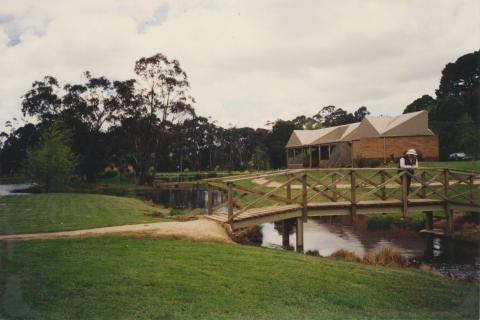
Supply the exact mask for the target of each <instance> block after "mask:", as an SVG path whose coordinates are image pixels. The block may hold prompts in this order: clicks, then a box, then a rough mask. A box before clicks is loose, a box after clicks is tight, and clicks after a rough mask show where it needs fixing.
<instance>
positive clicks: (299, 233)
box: [295, 217, 303, 252]
mask: <svg viewBox="0 0 480 320" xmlns="http://www.w3.org/2000/svg"><path fill="white" fill-rule="evenodd" d="M295 234H296V243H295V249H296V251H297V252H303V218H302V217H300V218H297V226H296V232H295Z"/></svg>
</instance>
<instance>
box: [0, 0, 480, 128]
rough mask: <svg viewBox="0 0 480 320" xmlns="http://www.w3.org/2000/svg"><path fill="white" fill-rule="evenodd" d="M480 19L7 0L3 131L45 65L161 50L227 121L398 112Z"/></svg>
mask: <svg viewBox="0 0 480 320" xmlns="http://www.w3.org/2000/svg"><path fill="white" fill-rule="evenodd" d="M479 19H480V1H478V0H471V1H470V0H465V1H463V0H450V1H440V0H431V1H426V0H424V1H413V0H378V1H373V0H372V1H368V0H358V1H353V0H352V1H348V0H346V1H326V0H325V1H321V0H314V1H297V0H289V1H280V0H275V1H274V0H272V1H266V0H252V1H245V0H238V1H223V0H222V1H214V0H206V1H201V0H198V1H197V0H192V1H187V0H185V1H183V0H175V1H160V0H158V1H156V0H82V1H74V0H72V1H69V0H58V1H55V0H51V1H50V0H41V1H40V0H1V1H0V131H1V130H2V129H3V124H4V122H5V121H7V120H11V119H12V118H13V117H19V118H20V117H21V112H20V101H21V99H20V97H21V95H22V94H24V93H25V92H26V91H27V90H28V89H29V88H30V86H31V84H32V82H33V81H35V80H39V79H41V78H42V77H43V76H44V75H52V76H54V77H56V78H57V79H59V80H60V81H61V82H63V83H65V82H74V81H80V80H81V77H82V73H83V71H85V70H90V71H92V73H93V75H94V76H100V75H105V76H107V77H110V78H112V79H127V78H130V77H132V76H133V65H134V62H135V61H136V60H137V59H138V58H140V57H142V56H149V55H153V54H155V53H157V52H161V53H163V54H165V55H167V56H168V57H169V58H176V59H178V60H179V61H180V63H181V65H182V67H183V69H184V70H185V71H186V72H187V74H188V76H189V78H190V84H191V88H192V91H191V93H192V95H193V96H194V97H195V99H196V100H197V104H196V110H197V113H198V114H200V115H203V116H211V117H212V119H214V120H218V122H219V123H220V124H222V125H226V126H229V125H236V126H253V127H264V126H265V123H266V121H267V120H275V119H277V118H283V119H290V118H293V117H294V116H296V115H300V114H305V115H313V114H314V113H316V112H317V111H318V110H319V109H320V108H321V107H323V106H326V105H331V104H333V105H335V106H337V107H342V108H344V109H347V110H349V111H352V110H354V109H356V108H358V107H359V106H362V105H365V106H367V107H368V108H369V110H370V111H371V112H372V113H373V114H390V115H395V114H400V113H401V112H402V110H403V109H404V107H405V106H406V105H407V104H408V103H410V102H412V101H413V100H414V99H416V98H418V97H420V96H421V95H422V94H430V95H434V91H435V89H436V88H437V86H438V82H439V79H440V75H441V70H442V69H443V67H444V66H445V64H446V63H448V62H453V61H455V60H456V59H457V58H458V57H459V56H461V55H463V54H465V53H468V52H472V51H475V50H478V48H479V45H480V41H479V39H480V23H479V21H480V20H479Z"/></svg>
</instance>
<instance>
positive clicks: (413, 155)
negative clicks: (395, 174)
mask: <svg viewBox="0 0 480 320" xmlns="http://www.w3.org/2000/svg"><path fill="white" fill-rule="evenodd" d="M399 165H400V169H406V171H407V172H406V174H405V177H406V179H407V192H410V184H411V183H412V177H413V174H414V171H413V169H417V168H418V159H417V151H415V149H410V150H408V151H407V152H405V154H404V155H403V157H401V158H400V163H399Z"/></svg>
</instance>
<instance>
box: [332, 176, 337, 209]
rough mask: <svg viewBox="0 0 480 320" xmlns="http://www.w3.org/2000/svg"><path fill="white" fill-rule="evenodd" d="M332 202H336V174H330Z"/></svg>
mask: <svg viewBox="0 0 480 320" xmlns="http://www.w3.org/2000/svg"><path fill="white" fill-rule="evenodd" d="M332 193H333V194H332V201H333V202H336V201H337V173H336V172H334V173H333V174H332Z"/></svg>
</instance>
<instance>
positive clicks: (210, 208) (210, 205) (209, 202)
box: [207, 184, 213, 216]
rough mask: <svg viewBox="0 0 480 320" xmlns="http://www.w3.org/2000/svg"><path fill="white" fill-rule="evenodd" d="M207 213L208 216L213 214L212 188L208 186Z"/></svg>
mask: <svg viewBox="0 0 480 320" xmlns="http://www.w3.org/2000/svg"><path fill="white" fill-rule="evenodd" d="M207 213H208V215H209V216H211V215H212V213H213V187H212V186H211V185H210V184H208V193H207Z"/></svg>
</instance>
